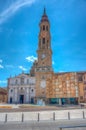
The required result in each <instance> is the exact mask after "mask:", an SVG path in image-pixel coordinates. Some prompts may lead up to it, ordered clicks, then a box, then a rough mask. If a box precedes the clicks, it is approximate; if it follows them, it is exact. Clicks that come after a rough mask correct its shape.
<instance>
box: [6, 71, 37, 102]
mask: <svg viewBox="0 0 86 130" xmlns="http://www.w3.org/2000/svg"><path fill="white" fill-rule="evenodd" d="M35 82H36V81H35V77H34V76H33V77H32V76H30V75H28V74H24V73H22V74H20V75H18V76H15V77H10V78H9V79H8V103H18V104H19V103H20V104H22V103H34V101H35Z"/></svg>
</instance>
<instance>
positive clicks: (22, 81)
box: [21, 77, 24, 85]
mask: <svg viewBox="0 0 86 130" xmlns="http://www.w3.org/2000/svg"><path fill="white" fill-rule="evenodd" d="M23 84H24V78H23V77H22V78H21V85H23Z"/></svg>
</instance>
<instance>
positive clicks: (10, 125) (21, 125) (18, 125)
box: [0, 120, 86, 130]
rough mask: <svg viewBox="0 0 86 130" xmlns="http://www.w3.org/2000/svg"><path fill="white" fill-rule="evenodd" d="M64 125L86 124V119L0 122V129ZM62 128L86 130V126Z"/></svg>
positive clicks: (52, 129)
mask: <svg viewBox="0 0 86 130" xmlns="http://www.w3.org/2000/svg"><path fill="white" fill-rule="evenodd" d="M64 126H86V120H71V121H65V120H62V121H54V122H52V121H51V122H50V121H46V122H25V123H18V122H17V123H14V122H13V123H12V122H11V123H10V122H9V123H5V124H4V123H0V130H60V127H64ZM62 130H86V127H76V128H62Z"/></svg>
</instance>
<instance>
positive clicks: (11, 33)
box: [0, 0, 86, 86]
mask: <svg viewBox="0 0 86 130" xmlns="http://www.w3.org/2000/svg"><path fill="white" fill-rule="evenodd" d="M44 6H45V7H46V12H47V15H48V17H49V20H50V24H51V44H52V51H53V56H52V59H53V69H54V71H55V72H69V71H86V0H0V86H6V85H7V83H6V82H7V81H6V79H7V78H8V77H9V76H10V75H11V76H15V75H17V74H20V73H21V72H22V70H24V71H25V72H26V73H27V72H29V70H30V68H31V66H32V62H33V61H34V59H36V57H37V54H36V50H37V48H38V34H39V22H40V19H41V16H42V14H43V8H44Z"/></svg>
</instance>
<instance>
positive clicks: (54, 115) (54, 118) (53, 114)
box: [53, 112, 55, 121]
mask: <svg viewBox="0 0 86 130" xmlns="http://www.w3.org/2000/svg"><path fill="white" fill-rule="evenodd" d="M53 120H54V121H55V112H53Z"/></svg>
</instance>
